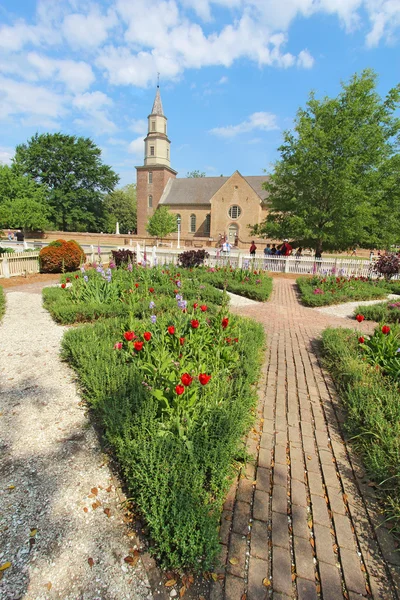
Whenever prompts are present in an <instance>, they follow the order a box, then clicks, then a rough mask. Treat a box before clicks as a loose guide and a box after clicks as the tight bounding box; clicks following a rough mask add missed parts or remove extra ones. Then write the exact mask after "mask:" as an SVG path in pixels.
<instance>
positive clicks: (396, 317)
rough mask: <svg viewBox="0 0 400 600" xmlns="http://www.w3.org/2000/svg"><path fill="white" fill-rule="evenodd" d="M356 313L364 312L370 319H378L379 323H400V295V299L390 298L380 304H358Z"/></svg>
mask: <svg viewBox="0 0 400 600" xmlns="http://www.w3.org/2000/svg"><path fill="white" fill-rule="evenodd" d="M354 314H355V315H357V314H362V315H364V317H365V319H367V320H368V321H377V322H378V323H380V322H382V323H399V322H400V297H399V300H394V299H393V300H389V302H380V303H379V304H372V305H370V306H368V305H366V306H365V305H364V306H363V305H361V306H357V308H356V309H355V311H354Z"/></svg>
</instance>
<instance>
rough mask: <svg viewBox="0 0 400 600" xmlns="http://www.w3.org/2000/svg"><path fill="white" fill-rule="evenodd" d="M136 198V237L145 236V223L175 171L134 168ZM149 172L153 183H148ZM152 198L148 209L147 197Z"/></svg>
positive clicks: (165, 168) (155, 167)
mask: <svg viewBox="0 0 400 600" xmlns="http://www.w3.org/2000/svg"><path fill="white" fill-rule="evenodd" d="M136 171H137V179H136V197H137V232H138V235H140V236H144V235H146V234H147V232H146V226H147V221H148V220H149V218H150V217H151V216H152V215H153V213H154V211H155V209H156V208H157V206H158V203H159V201H160V198H161V196H162V193H163V191H164V188H165V186H166V185H167V182H168V180H169V179H171V177H173V178H175V177H176V171H174V170H173V169H169V168H168V167H163V166H161V167H158V166H154V167H136ZM149 172H151V173H152V174H153V181H152V183H149ZM150 195H151V196H152V197H153V206H152V207H151V208H149V196H150Z"/></svg>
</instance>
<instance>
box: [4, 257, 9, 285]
mask: <svg viewBox="0 0 400 600" xmlns="http://www.w3.org/2000/svg"><path fill="white" fill-rule="evenodd" d="M3 273H4V277H5V278H6V279H9V277H10V265H9V264H8V258H7V255H4V257H3Z"/></svg>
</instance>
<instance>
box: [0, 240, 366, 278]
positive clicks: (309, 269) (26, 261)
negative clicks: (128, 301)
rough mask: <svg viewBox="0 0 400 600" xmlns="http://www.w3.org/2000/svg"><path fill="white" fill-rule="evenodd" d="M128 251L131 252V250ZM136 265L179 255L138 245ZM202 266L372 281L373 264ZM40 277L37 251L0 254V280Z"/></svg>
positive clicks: (247, 261) (218, 261)
mask: <svg viewBox="0 0 400 600" xmlns="http://www.w3.org/2000/svg"><path fill="white" fill-rule="evenodd" d="M130 249H131V250H132V249H133V248H130ZM136 252H137V260H138V262H144V259H146V263H147V264H149V265H150V266H155V265H169V264H177V263H178V257H179V255H178V253H176V252H168V251H166V250H162V251H161V250H160V249H158V248H157V249H156V248H155V247H154V248H147V249H146V252H144V250H141V249H140V247H139V245H138V246H137V248H136ZM100 257H101V262H102V263H103V264H107V263H108V262H109V260H110V258H111V251H101V254H100ZM86 260H87V262H88V263H92V264H93V263H98V262H99V255H98V253H97V252H95V251H93V252H92V251H89V252H87V253H86ZM205 264H206V265H207V266H209V267H221V266H231V267H232V268H242V269H251V270H262V271H270V272H273V273H293V274H296V275H313V274H320V275H343V276H345V277H348V276H356V277H360V276H364V277H374V276H375V274H374V273H373V271H372V263H371V262H370V261H369V260H354V259H351V258H322V259H320V260H317V259H315V258H314V257H309V256H304V257H301V258H296V257H295V256H288V257H284V256H268V257H264V256H256V257H251V256H249V255H247V254H239V255H237V256H217V255H214V256H210V257H209V258H207V259H206V261H205ZM30 273H39V251H32V252H16V253H14V254H3V255H1V256H0V278H2V277H13V276H17V275H26V274H30Z"/></svg>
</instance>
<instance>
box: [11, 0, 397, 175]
mask: <svg viewBox="0 0 400 600" xmlns="http://www.w3.org/2000/svg"><path fill="white" fill-rule="evenodd" d="M399 35H400V0H216V1H212V0H167V1H166V0H102V1H101V2H90V1H89V2H87V1H86V0H18V1H17V2H16V1H15V0H0V128H1V137H0V162H5V163H7V162H9V161H10V159H11V157H12V155H13V149H14V148H15V146H16V144H19V143H22V142H25V141H26V140H27V139H28V138H29V137H30V136H31V135H33V134H34V133H35V132H36V131H39V132H46V131H53V132H54V131H63V132H65V133H70V134H75V135H83V136H89V137H91V138H92V139H93V140H94V141H95V142H96V144H98V145H99V146H100V147H101V149H102V151H103V159H104V161H105V162H106V163H107V164H110V165H112V167H113V168H114V169H115V171H116V172H117V173H118V174H119V175H120V177H121V185H125V184H126V183H131V182H133V181H135V176H136V175H135V169H134V167H135V165H140V164H142V163H143V149H144V145H143V138H144V135H145V131H146V125H147V115H148V114H149V112H150V110H151V107H152V103H153V99H154V94H155V86H156V81H157V72H160V74H161V75H160V88H161V96H162V101H163V105H164V112H165V114H166V116H167V117H168V128H169V129H168V132H169V137H170V139H171V141H172V147H171V166H172V167H173V168H174V169H176V170H177V171H178V173H179V176H185V175H186V172H187V171H191V170H194V169H199V170H200V171H205V172H206V174H207V175H209V176H213V175H220V174H223V175H230V174H231V173H232V172H233V171H235V169H238V170H239V171H240V172H241V173H242V174H243V175H259V174H262V173H263V169H270V168H271V165H272V164H273V162H274V161H275V160H276V159H277V157H278V154H277V147H278V146H279V144H280V141H281V139H282V138H281V136H282V131H283V130H284V129H287V128H290V127H291V126H292V123H293V119H294V117H295V114H296V110H297V108H298V107H299V106H303V105H304V104H305V102H306V100H307V96H308V93H309V91H310V90H311V89H313V90H315V91H316V92H317V95H321V96H322V95H325V94H328V95H335V94H337V93H338V91H339V88H340V81H343V80H347V79H348V78H349V77H350V76H351V75H352V74H353V73H355V72H359V71H361V70H362V69H364V68H366V67H372V68H373V69H375V70H376V71H377V73H378V75H379V91H380V93H381V94H382V95H384V94H385V93H386V92H387V91H388V89H390V88H391V87H393V86H394V85H396V84H397V83H399V82H400V60H399V58H400V53H399Z"/></svg>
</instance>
